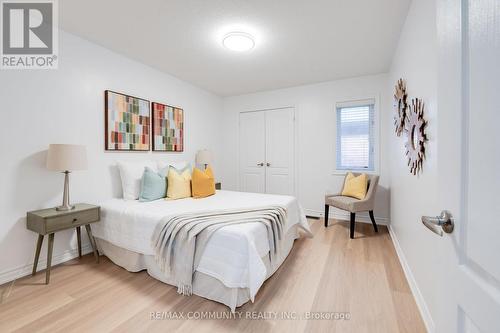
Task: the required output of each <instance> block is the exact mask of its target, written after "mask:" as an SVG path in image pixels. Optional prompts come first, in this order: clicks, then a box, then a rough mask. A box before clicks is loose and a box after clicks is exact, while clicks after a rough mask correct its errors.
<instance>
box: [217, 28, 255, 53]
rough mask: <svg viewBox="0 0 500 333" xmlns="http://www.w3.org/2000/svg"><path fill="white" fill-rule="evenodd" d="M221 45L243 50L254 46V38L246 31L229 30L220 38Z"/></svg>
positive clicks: (232, 49)
mask: <svg viewBox="0 0 500 333" xmlns="http://www.w3.org/2000/svg"><path fill="white" fill-rule="evenodd" d="M222 45H224V47H225V48H226V49H228V50H231V51H236V52H245V51H250V50H251V49H253V48H254V47H255V40H254V38H253V37H252V35H250V34H248V33H246V32H230V33H228V34H227V35H225V36H224V38H222Z"/></svg>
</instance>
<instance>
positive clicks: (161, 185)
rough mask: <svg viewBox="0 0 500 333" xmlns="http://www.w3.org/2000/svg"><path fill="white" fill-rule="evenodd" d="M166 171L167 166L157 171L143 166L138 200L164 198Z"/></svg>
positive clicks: (165, 192) (165, 193)
mask: <svg viewBox="0 0 500 333" xmlns="http://www.w3.org/2000/svg"><path fill="white" fill-rule="evenodd" d="M167 171H168V168H163V169H161V170H160V171H158V172H156V171H153V170H151V169H150V168H148V167H146V168H144V172H143V174H142V178H141V193H140V194H139V201H143V202H144V201H153V200H158V199H162V198H165V196H166V195H167V178H166V174H167Z"/></svg>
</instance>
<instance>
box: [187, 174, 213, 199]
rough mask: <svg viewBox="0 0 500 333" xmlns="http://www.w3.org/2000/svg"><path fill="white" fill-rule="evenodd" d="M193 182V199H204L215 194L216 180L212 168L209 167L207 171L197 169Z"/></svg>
mask: <svg viewBox="0 0 500 333" xmlns="http://www.w3.org/2000/svg"><path fill="white" fill-rule="evenodd" d="M191 182H192V186H193V198H204V197H208V196H210V195H213V194H215V179H214V173H213V172H212V168H211V167H208V168H207V169H206V170H205V171H201V170H200V169H198V168H195V169H194V170H193V178H192V180H191Z"/></svg>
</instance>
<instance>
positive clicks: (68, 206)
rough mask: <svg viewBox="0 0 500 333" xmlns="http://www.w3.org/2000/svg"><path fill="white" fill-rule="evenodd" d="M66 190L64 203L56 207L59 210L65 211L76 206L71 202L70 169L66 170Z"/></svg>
mask: <svg viewBox="0 0 500 333" xmlns="http://www.w3.org/2000/svg"><path fill="white" fill-rule="evenodd" d="M63 173H64V192H63V202H62V205H61V206H59V207H56V210H57V211H58V212H65V211H68V210H72V209H74V208H75V206H74V205H70V204H69V171H64V172H63Z"/></svg>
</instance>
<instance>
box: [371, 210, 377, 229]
mask: <svg viewBox="0 0 500 333" xmlns="http://www.w3.org/2000/svg"><path fill="white" fill-rule="evenodd" d="M369 213H370V220H372V224H373V229H375V232H378V227H377V222H375V217H373V210H370V211H369Z"/></svg>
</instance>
